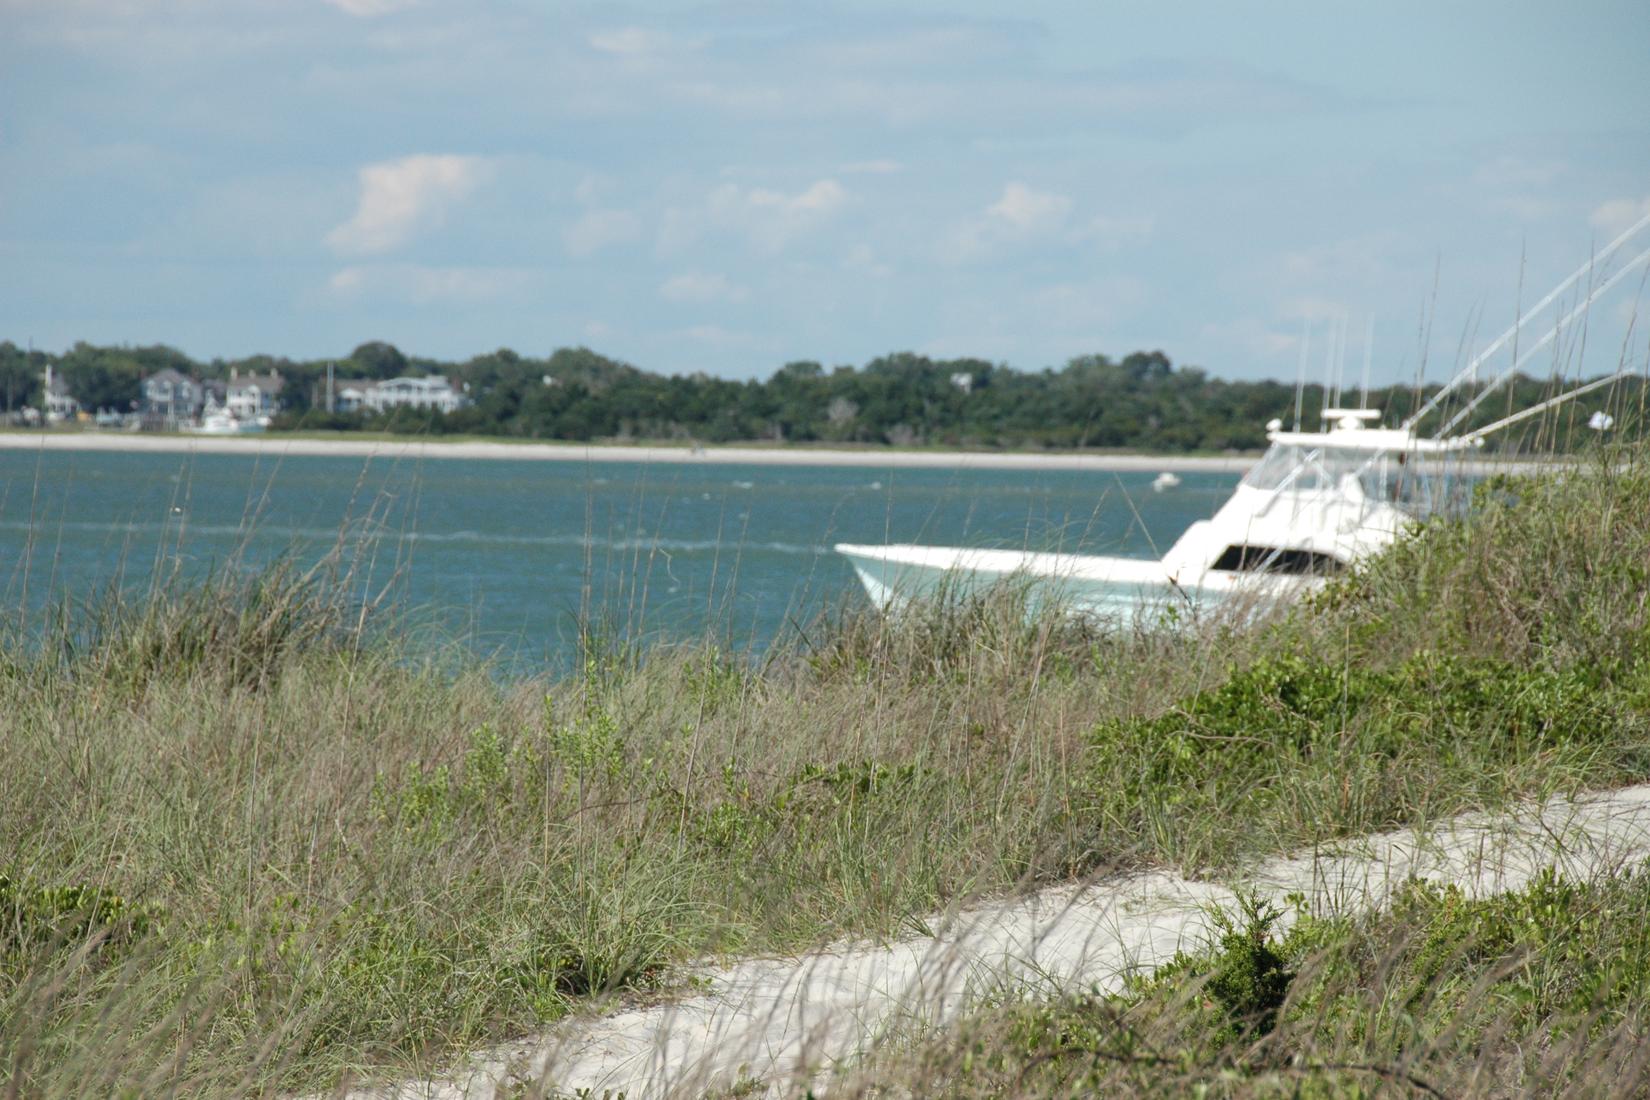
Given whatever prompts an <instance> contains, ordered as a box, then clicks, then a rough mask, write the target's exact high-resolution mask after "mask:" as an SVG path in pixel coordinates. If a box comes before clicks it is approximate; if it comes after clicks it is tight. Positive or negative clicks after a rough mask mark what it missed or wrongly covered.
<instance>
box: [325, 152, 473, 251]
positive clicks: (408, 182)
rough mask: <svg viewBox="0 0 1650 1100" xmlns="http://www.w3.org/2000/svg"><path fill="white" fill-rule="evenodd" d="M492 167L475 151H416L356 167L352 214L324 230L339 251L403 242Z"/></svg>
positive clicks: (430, 224) (464, 194) (443, 212)
mask: <svg viewBox="0 0 1650 1100" xmlns="http://www.w3.org/2000/svg"><path fill="white" fill-rule="evenodd" d="M491 171H492V166H491V163H490V162H489V161H487V160H485V159H483V158H481V157H464V156H454V155H451V154H448V155H441V156H436V155H431V154H427V153H426V154H418V155H416V156H410V157H402V158H401V159H400V160H389V161H383V162H381V163H378V164H369V165H367V166H366V167H364V168H362V169H361V170H360V173H359V178H360V183H361V197H360V199H359V201H358V203H357V205H356V208H355V216H354V217H352V218H350V220H349V221H347V222H345V223H344V224H342V225H340V226H338V227H337V228H336V229H334V230H333V231H332V232H331V233H328V234H327V238H326V240H327V244H329V245H331V246H332V248H333V249H334V250H335V251H337V252H340V253H345V254H352V255H371V254H375V253H380V252H388V251H390V250H391V249H394V248H397V247H399V246H400V245H402V244H405V243H406V242H407V241H408V240H410V239H411V238H412V237H413V236H414V235H415V234H417V233H419V232H421V231H423V230H426V229H430V228H433V227H435V226H438V225H440V224H441V222H442V221H443V220H444V219H445V217H446V215H447V211H448V210H450V209H451V208H452V207H453V206H454V205H455V204H457V203H458V202H459V201H460V200H462V199H464V198H465V197H467V196H468V195H469V194H470V192H472V191H474V190H475V189H476V187H477V186H479V185H480V184H481V183H482V182H483V181H484V180H485V179H486V178H487V177H488V176H489V175H490V174H491Z"/></svg>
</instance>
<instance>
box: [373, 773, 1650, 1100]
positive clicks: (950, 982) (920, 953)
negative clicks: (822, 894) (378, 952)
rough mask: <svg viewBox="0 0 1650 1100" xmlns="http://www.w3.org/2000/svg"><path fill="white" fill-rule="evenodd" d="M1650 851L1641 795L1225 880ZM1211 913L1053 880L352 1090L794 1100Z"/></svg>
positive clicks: (1351, 881)
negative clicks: (515, 1090)
mask: <svg viewBox="0 0 1650 1100" xmlns="http://www.w3.org/2000/svg"><path fill="white" fill-rule="evenodd" d="M1645 858H1650V785H1646V786H1640V787H1631V788H1625V789H1622V790H1618V791H1613V792H1609V793H1606V794H1599V795H1591V796H1587V797H1584V798H1581V799H1579V800H1575V801H1571V800H1568V799H1555V800H1553V801H1551V802H1548V803H1546V804H1545V805H1542V806H1539V807H1534V808H1530V809H1528V810H1525V811H1522V812H1520V813H1516V814H1510V815H1503V816H1496V817H1489V816H1482V815H1468V816H1465V817H1460V818H1456V819H1454V820H1452V821H1449V822H1446V823H1444V824H1442V825H1440V826H1439V827H1438V828H1436V829H1433V830H1431V831H1430V832H1429V833H1426V834H1424V835H1423V834H1418V833H1416V832H1413V831H1409V830H1404V831H1400V832H1394V833H1386V834H1380V835H1377V836H1373V837H1368V838H1364V839H1362V840H1358V841H1353V842H1349V843H1347V844H1343V845H1342V846H1341V847H1340V848H1339V850H1337V851H1335V852H1318V853H1301V854H1297V855H1294V856H1290V857H1285V858H1280V859H1274V860H1269V861H1267V862H1264V863H1261V864H1259V865H1257V866H1255V867H1254V868H1252V870H1251V871H1250V872H1249V873H1248V874H1247V875H1245V876H1244V878H1243V880H1242V881H1241V882H1237V883H1233V884H1232V885H1234V886H1239V887H1243V888H1251V889H1255V890H1258V891H1260V892H1262V893H1264V894H1268V895H1270V896H1272V897H1273V898H1275V899H1278V900H1280V901H1281V900H1282V899H1283V898H1284V897H1285V896H1286V895H1288V894H1289V893H1291V892H1294V891H1299V892H1301V893H1303V894H1305V895H1306V896H1307V898H1308V899H1310V903H1311V905H1312V906H1313V908H1314V911H1320V912H1325V913H1351V912H1356V911H1359V910H1364V909H1369V908H1372V907H1378V906H1380V905H1382V904H1384V903H1385V902H1386V900H1387V899H1388V898H1389V896H1390V893H1391V891H1392V890H1393V889H1394V888H1395V887H1396V886H1398V885H1399V884H1401V883H1403V882H1404V881H1405V880H1407V879H1408V878H1410V877H1411V876H1419V877H1424V878H1429V879H1434V880H1438V881H1447V882H1454V883H1457V884H1459V885H1460V886H1462V887H1463V888H1464V889H1466V890H1468V891H1470V892H1471V893H1474V894H1477V895H1485V894H1491V893H1497V892H1502V891H1507V890H1512V889H1517V888H1518V887H1519V886H1521V885H1522V884H1524V883H1525V882H1527V881H1528V880H1529V878H1530V877H1531V876H1532V875H1533V874H1535V873H1536V872H1537V871H1538V870H1540V869H1542V868H1545V867H1553V866H1556V867H1557V868H1558V869H1559V870H1560V871H1561V872H1562V873H1563V874H1565V875H1567V876H1569V877H1573V878H1578V879H1579V878H1585V877H1588V876H1592V875H1598V874H1604V873H1610V872H1612V871H1614V870H1616V869H1618V868H1620V867H1622V866H1624V865H1626V864H1628V863H1630V862H1633V861H1639V860H1643V859H1645ZM1217 906H1218V907H1222V908H1225V909H1226V910H1228V911H1235V906H1236V896H1235V895H1234V893H1233V891H1232V889H1231V886H1228V885H1217V884H1214V883H1208V882H1193V881H1188V880H1185V879H1182V878H1179V877H1177V876H1174V875H1171V874H1167V873H1150V874H1141V875H1134V876H1128V877H1122V878H1111V879H1105V880H1101V881H1098V882H1096V883H1093V884H1091V885H1087V886H1063V887H1057V888H1054V889H1051V890H1047V891H1044V892H1042V893H1040V894H1037V895H1035V896H1032V897H1030V898H1026V899H1021V900H1018V901H1011V902H1000V903H996V904H990V905H983V906H979V907H976V908H971V909H968V910H965V911H963V912H960V913H957V914H953V915H951V916H949V917H946V918H943V919H941V918H937V919H936V921H935V928H934V931H935V934H934V935H933V936H931V937H922V938H913V939H909V940H905V941H902V942H898V943H893V944H888V945H882V946H875V945H873V946H863V945H858V946H853V945H845V946H841V947H837V948H832V949H827V950H822V951H818V952H815V953H812V954H809V955H806V956H804V957H802V958H800V959H754V960H748V961H745V962H740V963H737V964H735V965H733V966H730V967H726V968H718V969H712V968H705V969H702V970H700V971H699V972H698V973H697V976H698V977H699V978H700V979H701V980H703V981H704V982H705V983H706V985H707V992H705V993H703V994H700V995H698V996H694V997H691V998H688V999H686V1000H682V1001H678V1002H675V1003H672V1004H668V1005H662V1006H657V1007H651V1008H643V1009H637V1010H632V1011H626V1012H620V1013H617V1014H615V1015H610V1016H606V1017H598V1018H593V1019H582V1020H571V1021H566V1022H564V1023H563V1024H562V1025H560V1026H558V1027H556V1028H554V1029H552V1030H551V1031H549V1032H547V1033H545V1034H543V1035H539V1036H535V1037H532V1038H529V1039H524V1040H522V1041H520V1042H517V1043H513V1044H510V1045H508V1046H507V1047H503V1048H500V1049H498V1050H495V1051H492V1052H490V1053H488V1054H487V1055H484V1056H481V1057H478V1058H475V1059H473V1060H472V1061H470V1062H469V1063H468V1064H467V1065H466V1066H465V1067H463V1068H462V1069H460V1070H459V1071H457V1072H455V1073H452V1074H450V1075H448V1076H445V1077H442V1078H439V1079H432V1080H427V1081H422V1082H410V1083H404V1084H402V1085H400V1086H397V1087H395V1088H391V1089H387V1090H377V1091H368V1092H360V1093H356V1094H354V1095H356V1096H359V1097H363V1098H366V1097H389V1096H397V1097H415V1096H416V1097H432V1098H433V1097H443V1098H446V1097H486V1096H492V1095H493V1093H494V1090H495V1088H496V1086H497V1085H498V1084H500V1083H501V1082H506V1081H511V1082H515V1083H520V1082H523V1081H532V1080H538V1079H541V1078H542V1079H543V1080H545V1081H547V1082H549V1083H551V1084H552V1085H553V1086H554V1087H555V1088H557V1089H560V1090H563V1091H565V1092H569V1093H570V1092H572V1091H573V1090H575V1089H590V1090H592V1092H591V1095H593V1096H596V1097H600V1096H601V1095H602V1094H603V1092H604V1091H608V1090H611V1091H612V1092H613V1094H614V1095H617V1094H618V1093H619V1092H623V1093H624V1094H625V1095H626V1097H627V1098H628V1100H638V1098H640V1097H643V1096H658V1095H661V1094H663V1093H665V1092H669V1091H680V1092H681V1093H682V1094H683V1095H694V1094H698V1093H700V1092H702V1091H703V1090H705V1089H707V1088H712V1087H716V1086H718V1085H722V1086H725V1085H727V1084H730V1083H732V1082H733V1081H734V1080H735V1079H737V1078H738V1077H739V1076H741V1075H745V1076H746V1077H754V1078H757V1079H760V1080H762V1081H764V1082H767V1083H768V1085H769V1087H770V1088H771V1089H773V1090H774V1091H778V1092H787V1091H792V1090H795V1089H798V1088H800V1087H801V1086H802V1085H803V1084H804V1083H806V1082H807V1081H808V1080H809V1079H811V1078H815V1079H817V1077H818V1075H819V1074H821V1073H822V1072H823V1071H825V1070H828V1069H829V1067H830V1066H831V1065H832V1064H834V1063H837V1062H840V1061H843V1060H845V1059H852V1058H853V1057H854V1055H855V1054H857V1053H859V1052H861V1051H863V1050H865V1049H866V1048H867V1045H868V1044H870V1043H873V1042H874V1041H875V1039H876V1037H877V1035H878V1034H879V1032H881V1031H882V1030H884V1029H885V1027H886V1026H887V1025H889V1024H890V1023H891V1022H894V1021H895V1020H896V1019H909V1018H912V1017H916V1018H918V1019H921V1020H924V1021H926V1022H929V1023H936V1024H937V1023H943V1022H946V1021H949V1020H954V1019H956V1018H957V1017H958V1016H959V1014H960V1013H961V1012H962V1011H963V1010H964V1009H965V1007H966V1005H967V1003H968V1001H969V998H970V994H971V991H973V990H977V989H979V988H980V987H981V986H982V985H983V984H989V983H992V982H995V981H1000V980H1007V981H1010V982H1046V983H1048V984H1050V985H1052V986H1055V987H1066V988H1086V987H1089V986H1091V985H1097V986H1099V987H1100V988H1101V989H1105V990H1116V989H1117V988H1119V987H1120V985H1121V981H1122V978H1123V976H1124V975H1125V974H1127V973H1129V972H1130V971H1133V970H1138V969H1141V968H1151V967H1153V966H1156V965H1159V964H1161V963H1163V962H1165V961H1167V960H1168V959H1170V958H1172V957H1173V956H1174V954H1175V952H1176V951H1177V950H1180V949H1181V948H1195V947H1198V946H1201V945H1203V944H1204V943H1206V942H1207V939H1208V937H1209V936H1210V934H1211V929H1212V924H1211V920H1210V911H1211V909H1212V908H1213V907H1217Z"/></svg>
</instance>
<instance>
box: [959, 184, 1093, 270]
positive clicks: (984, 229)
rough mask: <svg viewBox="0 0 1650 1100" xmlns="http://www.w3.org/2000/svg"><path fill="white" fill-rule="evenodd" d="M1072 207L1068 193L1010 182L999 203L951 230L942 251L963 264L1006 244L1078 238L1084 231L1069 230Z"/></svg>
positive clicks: (995, 250)
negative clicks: (1035, 188) (1074, 231)
mask: <svg viewBox="0 0 1650 1100" xmlns="http://www.w3.org/2000/svg"><path fill="white" fill-rule="evenodd" d="M1071 206H1072V203H1071V200H1070V199H1069V198H1067V197H1066V196H1065V195H1060V194H1056V193H1055V192H1052V191H1037V190H1034V189H1033V188H1031V187H1028V186H1026V185H1025V184H1023V183H1017V182H1010V183H1008V184H1006V185H1005V186H1004V187H1003V193H1002V195H1001V196H1000V197H999V198H998V199H997V201H996V202H994V203H992V204H991V205H990V206H987V207H986V208H985V209H984V210H983V211H981V212H980V213H979V214H976V215H975V216H974V217H972V218H969V219H968V220H967V221H965V222H963V223H962V224H961V225H959V226H957V227H956V228H954V229H953V230H952V231H951V233H950V235H949V237H948V238H947V239H946V240H945V241H944V242H943V243H942V245H941V248H940V251H941V254H942V255H943V256H944V257H945V258H946V259H948V260H950V261H951V262H953V263H959V262H963V261H967V260H973V259H979V258H982V257H984V256H988V255H990V254H992V253H994V252H997V251H1000V250H1001V249H1002V248H1004V247H1006V246H1011V245H1022V244H1027V243H1031V242H1036V241H1050V240H1056V239H1059V240H1064V241H1070V240H1074V239H1076V238H1077V237H1079V236H1081V232H1079V233H1078V234H1075V235H1074V234H1071V233H1069V232H1068V231H1067V223H1068V220H1069V218H1070V217H1071Z"/></svg>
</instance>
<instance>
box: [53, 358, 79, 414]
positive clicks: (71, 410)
mask: <svg viewBox="0 0 1650 1100" xmlns="http://www.w3.org/2000/svg"><path fill="white" fill-rule="evenodd" d="M78 412H80V402H79V401H76V400H75V398H74V394H72V393H70V392H69V387H68V385H67V383H65V382H64V381H63V379H62V378H61V377H60V376H59V375H58V374H57V373H56V372H54V371H53V370H52V368H51V367H50V366H47V367H46V423H48V424H57V423H60V422H62V421H64V420H73V419H74V418H75V414H76V413H78Z"/></svg>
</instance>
